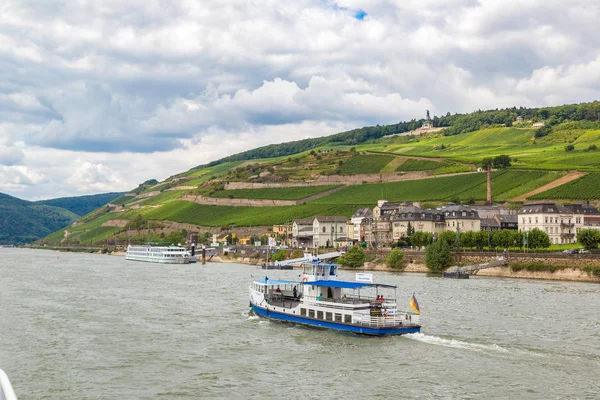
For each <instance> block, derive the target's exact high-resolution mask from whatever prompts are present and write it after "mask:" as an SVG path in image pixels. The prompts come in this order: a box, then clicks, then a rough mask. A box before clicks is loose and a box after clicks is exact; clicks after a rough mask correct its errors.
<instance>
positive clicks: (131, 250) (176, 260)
mask: <svg viewBox="0 0 600 400" xmlns="http://www.w3.org/2000/svg"><path fill="white" fill-rule="evenodd" d="M190 257H191V256H190V253H189V252H188V251H187V250H186V249H184V248H183V247H178V246H132V245H129V246H127V252H126V253H125V259H126V260H131V261H146V262H153V263H161V264H187V263H189V262H190Z"/></svg>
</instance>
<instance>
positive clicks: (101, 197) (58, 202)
mask: <svg viewBox="0 0 600 400" xmlns="http://www.w3.org/2000/svg"><path fill="white" fill-rule="evenodd" d="M122 194H123V193H122V192H112V193H102V194H93V195H89V196H77V197H61V198H58V199H51V200H42V201H37V202H36V204H45V205H47V206H54V207H60V208H64V209H65V210H69V211H71V212H72V213H75V214H77V215H79V216H83V215H86V214H89V213H91V212H92V211H94V210H95V209H97V208H99V207H102V206H103V205H106V204H108V203H110V202H111V200H114V199H116V198H117V197H119V196H121V195H122Z"/></svg>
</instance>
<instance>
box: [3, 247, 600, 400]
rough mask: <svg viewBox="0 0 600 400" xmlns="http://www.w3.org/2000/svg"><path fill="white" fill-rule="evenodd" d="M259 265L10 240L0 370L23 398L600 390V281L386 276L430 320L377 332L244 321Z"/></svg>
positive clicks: (461, 395) (454, 395)
mask: <svg viewBox="0 0 600 400" xmlns="http://www.w3.org/2000/svg"><path fill="white" fill-rule="evenodd" d="M251 274H254V275H255V276H263V275H264V271H261V270H260V269H259V268H257V267H253V266H247V265H239V264H217V263H209V264H207V265H206V266H202V265H200V264H190V265H184V266H182V265H167V266H163V265H154V264H149V263H141V262H131V261H125V259H124V258H123V257H117V256H106V255H91V254H71V253H57V252H51V251H43V250H23V249H0V368H3V369H4V370H5V371H6V372H7V373H8V375H9V377H10V378H11V380H12V382H13V386H14V388H15V390H16V392H17V395H19V398H20V399H42V398H43V399H156V398H158V399H196V398H279V399H281V398H285V399H307V398H310V399H312V398H314V399H317V398H319V399H325V398H327V399H360V398H363V399H364V398H382V399H387V398H390V399H391V398H393V399H398V398H407V399H408V398H419V399H471V398H473V399H491V398H531V399H548V398H572V399H597V398H599V397H600V285H598V284H590V283H578V282H550V281H531V280H509V279H497V278H495V279H493V278H477V277H475V278H473V279H470V280H450V279H448V280H445V279H441V278H436V277H426V276H425V275H422V274H397V273H381V272H376V273H374V275H375V276H374V278H375V280H376V281H377V282H386V283H392V284H396V285H398V286H399V287H400V289H399V293H402V296H401V300H400V301H399V305H401V304H403V302H404V301H405V303H406V305H407V306H408V301H409V299H410V296H411V295H412V293H413V292H415V294H416V297H417V299H418V300H419V304H420V306H421V311H422V315H421V321H422V324H423V328H422V333H421V334H413V335H406V336H397V337H386V338H369V337H361V336H355V335H352V334H341V333H335V332H329V331H320V330H315V329H310V328H303V327H298V326H294V325H289V324H282V323H276V322H269V321H264V320H259V319H258V318H257V317H253V316H250V315H249V313H248V293H247V292H248V290H247V287H248V284H249V282H250V275H251ZM269 276H270V277H271V278H294V277H297V276H298V272H297V271H269ZM342 277H345V278H347V279H353V274H352V273H350V272H342Z"/></svg>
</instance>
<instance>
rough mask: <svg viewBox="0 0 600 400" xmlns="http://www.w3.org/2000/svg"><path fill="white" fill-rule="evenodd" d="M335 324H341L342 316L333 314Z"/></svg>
mask: <svg viewBox="0 0 600 400" xmlns="http://www.w3.org/2000/svg"><path fill="white" fill-rule="evenodd" d="M335 322H342V314H337V313H336V314H335Z"/></svg>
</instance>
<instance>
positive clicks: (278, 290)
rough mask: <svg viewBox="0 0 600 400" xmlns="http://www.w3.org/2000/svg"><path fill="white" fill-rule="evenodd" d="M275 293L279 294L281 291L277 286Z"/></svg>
mask: <svg viewBox="0 0 600 400" xmlns="http://www.w3.org/2000/svg"><path fill="white" fill-rule="evenodd" d="M275 293H277V294H281V289H279V286H277V289H275Z"/></svg>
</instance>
